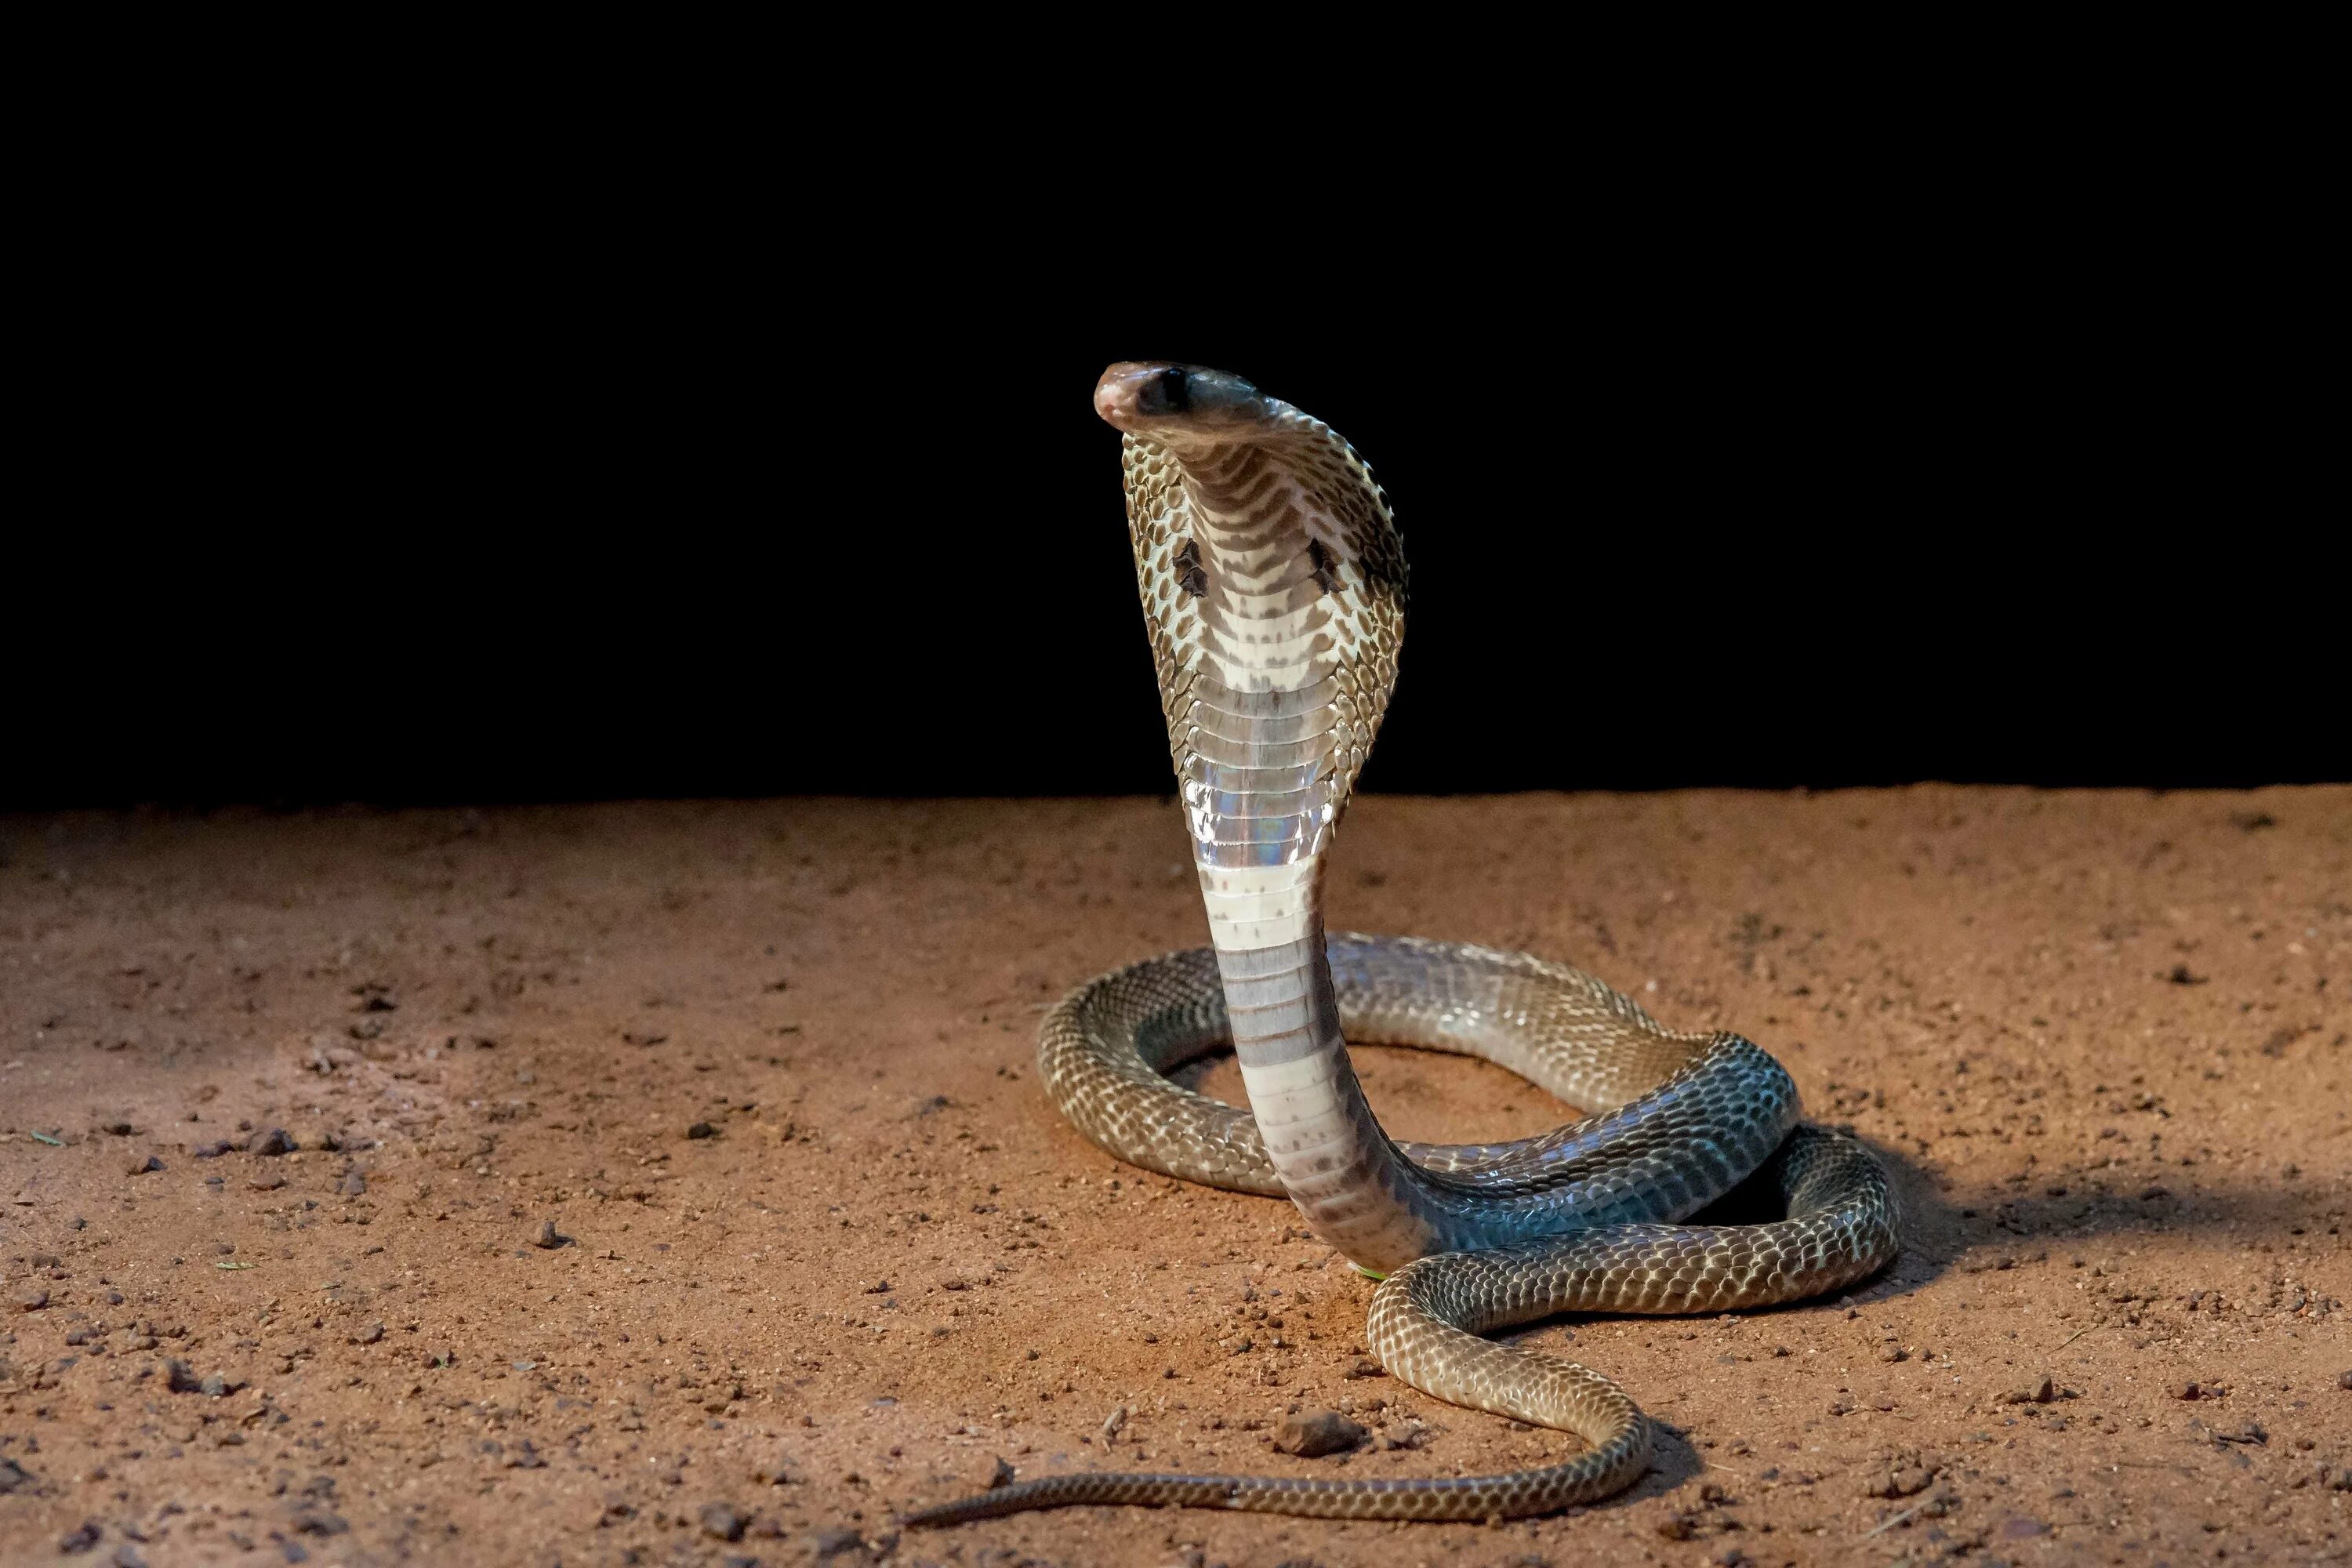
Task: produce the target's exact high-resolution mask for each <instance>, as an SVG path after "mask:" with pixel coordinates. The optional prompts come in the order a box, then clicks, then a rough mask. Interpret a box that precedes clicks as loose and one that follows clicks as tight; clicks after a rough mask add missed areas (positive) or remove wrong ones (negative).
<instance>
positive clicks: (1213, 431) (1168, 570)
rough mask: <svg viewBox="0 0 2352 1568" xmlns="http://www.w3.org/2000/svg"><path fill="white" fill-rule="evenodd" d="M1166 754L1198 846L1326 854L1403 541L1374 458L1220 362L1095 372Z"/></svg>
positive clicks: (1254, 853)
mask: <svg viewBox="0 0 2352 1568" xmlns="http://www.w3.org/2000/svg"><path fill="white" fill-rule="evenodd" d="M1095 409H1096V412H1097V413H1098V414H1099V415H1101V416H1102V417H1103V419H1104V420H1105V421H1106V422H1108V424H1110V425H1111V426H1115V427H1116V428H1118V430H1119V431H1120V432H1121V433H1122V435H1123V436H1124V437H1125V439H1124V440H1123V441H1122V443H1121V453H1120V457H1121V466H1122V468H1123V469H1124V476H1125V479H1126V485H1127V522H1128V533H1129V542H1130V543H1131V544H1132V545H1133V547H1134V552H1135V575H1136V585H1137V588H1138V590H1139V593H1140V595H1141V596H1142V601H1143V615H1144V621H1145V626H1146V629H1147V632H1148V634H1149V636H1150V639H1151V651H1152V662H1153V667H1154V670H1155V673H1156V674H1157V675H1158V677H1159V682H1160V706H1161V710H1162V713H1163V715H1164V717H1165V718H1166V720H1167V723H1168V745H1169V752H1170V754H1171V757H1172V759H1173V761H1174V763H1175V764H1176V773H1177V778H1178V782H1179V788H1180V789H1181V793H1182V795H1183V796H1184V803H1185V811H1186V817H1187V820H1188V822H1189V823H1190V825H1191V827H1192V840H1193V849H1194V858H1195V860H1196V861H1197V862H1198V863H1199V865H1200V866H1201V867H1202V870H1203V872H1204V873H1206V872H1208V871H1209V870H1210V869H1211V868H1216V867H1240V866H1260V867H1263V866H1273V865H1292V864H1297V863H1301V862H1305V861H1309V860H1311V859H1313V858H1314V857H1315V856H1316V855H1318V853H1319V852H1320V851H1321V849H1322V847H1323V846H1324V844H1325V842H1326V840H1327V839H1328V834H1329V831H1330V829H1331V827H1332V826H1334V825H1335V824H1336V823H1337V821H1338V820H1339V815H1340V814H1341V812H1342V811H1344V810H1345V809H1346V805H1347V802H1348V796H1349V793H1350V791H1352V789H1353V788H1354V786H1355V781H1356V775H1357V773H1358V772H1359V771H1360V769H1361V768H1362V766H1363V763H1364V758H1365V756H1366V755H1367V754H1369V753H1370V750H1371V745H1372V738H1373V736H1374V735H1375V734H1376V733H1377V732H1378V731H1379V729H1380V724H1381V718H1382V717H1383V716H1384V715H1385V714H1386V712H1387V710H1388V702H1389V694H1390V692H1391V690H1392V689H1394V687H1395V684H1396V658H1397V650H1398V648H1399V647H1400V646H1401V645H1402V642H1403V640H1404V609H1405V565H1404V552H1403V547H1402V543H1401V542H1400V541H1399V539H1398V537H1397V529H1396V522H1395V520H1394V518H1393V517H1392V516H1391V514H1390V511H1389V507H1388V499H1387V497H1386V496H1384V495H1382V494H1381V489H1380V487H1379V486H1378V485H1377V484H1375V483H1374V482H1373V480H1372V476H1371V470H1370V468H1368V467H1367V466H1366V465H1365V463H1364V461H1363V459H1362V458H1360V457H1358V456H1357V455H1356V451H1355V448H1354V447H1350V446H1349V444H1348V442H1347V441H1346V439H1345V438H1344V437H1341V436H1340V435H1339V432H1338V431H1336V430H1333V429H1332V428H1331V427H1330V426H1328V425H1326V424H1324V423H1323V421H1321V420H1320V419H1317V418H1315V417H1313V416H1310V415H1307V414H1304V413H1302V412H1300V411H1299V410H1298V409H1297V408H1294V407H1292V406H1291V405H1289V404H1287V403H1285V402H1283V401H1281V400H1280V399H1278V398H1274V397H1269V396H1267V395H1265V394H1264V393H1262V392H1260V391H1259V390H1258V389H1257V388H1256V387H1255V386H1253V385H1252V384H1250V383H1249V382H1247V381H1245V380H1244V379H1243V378H1242V377H1240V376H1237V375H1234V374H1230V373H1227V372H1224V371H1216V370H1205V369H1202V368H1200V367H1198V366H1193V365H1183V364H1173V363H1165V362H1160V361H1140V362H1128V363H1119V364H1115V365H1112V366H1111V367H1110V368H1109V369H1108V370H1107V371H1105V372H1104V373H1103V375H1102V379H1101V380H1100V381H1099V382H1098V383H1097V384H1096V387H1095Z"/></svg>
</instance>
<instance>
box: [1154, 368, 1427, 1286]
mask: <svg viewBox="0 0 2352 1568" xmlns="http://www.w3.org/2000/svg"><path fill="white" fill-rule="evenodd" d="M1124 457H1125V467H1126V475H1127V495H1128V521H1129V530H1130V533H1131V536H1132V540H1133V542H1134V546H1135V559H1136V577H1137V583H1138V585H1139V590H1140V592H1141V595H1142V600H1143V610H1144V616H1145V620H1146V622H1147V623H1148V625H1149V626H1150V632H1151V639H1152V651H1153V659H1154V664H1155V666H1156V668H1157V671H1158V674H1159V676H1160V696H1161V701H1162V706H1163V709H1164V711H1165V714H1166V718H1167V721H1168V733H1169V747H1170V752H1171V756H1172V758H1173V760H1174V763H1175V765H1176V775H1177V782H1178V787H1179V790H1180V792H1181V796H1182V800H1183V806H1184V814H1185V819H1186V823H1187V826H1189V828H1190V830H1191V835H1192V855H1193V861H1194V866H1195V868H1196V870H1197V871H1198V874H1199V877H1200V882H1201V894H1202V902H1203V903H1204V905H1205V906H1206V908H1207V910H1208V916H1209V929H1210V935H1211V939H1212V941H1213V943H1214V945H1215V948H1216V952H1217V962H1218V966H1219V971H1220V974H1221V977H1222V979H1223V985H1224V990H1225V1003H1226V1010H1227V1013H1228V1015H1229V1016H1230V1017H1231V1019H1232V1023H1233V1031H1234V1052H1235V1054H1236V1056H1237V1057H1238V1058H1240V1063H1241V1069H1242V1077H1243V1080H1244V1083H1245V1084H1246V1085H1247V1088H1248V1090H1249V1099H1250V1107H1251V1110H1252V1113H1253V1114H1254V1116H1255V1119H1256V1121H1257V1124H1258V1131H1259V1134H1260V1137H1261V1138H1262V1139H1263V1141H1264V1142H1265V1150H1266V1153H1267V1155H1268V1156H1269V1157H1270V1159H1271V1160H1272V1161H1273V1163H1274V1166H1275V1171H1276V1175H1277V1176H1278V1177H1279V1179H1280V1180H1281V1182H1282V1184H1283V1186H1284V1188H1285V1190H1286V1191H1287V1192H1288V1193H1289V1194H1290V1195H1291V1198H1292V1200H1293V1201H1294V1202H1295V1203H1296V1204H1297V1205H1298V1208H1299V1211H1300V1212H1301V1214H1303V1215H1305V1216H1306V1218H1307V1222H1308V1224H1309V1225H1310V1226H1313V1228H1314V1229H1315V1231H1316V1232H1317V1234H1318V1235H1319V1236H1321V1237H1323V1238H1324V1239H1325V1240H1326V1241H1328V1242H1329V1243H1330V1244H1331V1245H1332V1246H1334V1247H1339V1249H1340V1250H1341V1251H1342V1252H1343V1253H1345V1254H1346V1255H1347V1256H1348V1257H1349V1258H1354V1259H1356V1260H1357V1261H1359V1262H1361V1263H1365V1264H1368V1265H1370V1266H1371V1267H1374V1268H1390V1267H1394V1266H1395V1265H1397V1264H1400V1263H1402V1262H1405V1261H1408V1260H1410V1259H1411V1258H1417V1257H1420V1256H1422V1255H1423V1253H1425V1252H1427V1251H1429V1250H1431V1249H1432V1248H1433V1246H1435V1245H1436V1244H1437V1242H1438V1240H1439V1238H1440V1235H1441V1227H1440V1226H1437V1225H1436V1224H1434V1223H1433V1218H1432V1215H1431V1214H1430V1213H1429V1212H1428V1211H1429V1209H1430V1206H1431V1205H1430V1204H1429V1203H1428V1202H1426V1201H1424V1200H1423V1199H1422V1198H1421V1197H1420V1196H1419V1195H1418V1194H1417V1193H1416V1191H1415V1189H1416V1187H1417V1185H1418V1184H1417V1182H1416V1180H1415V1178H1416V1176H1417V1174H1418V1173H1415V1172H1414V1171H1413V1169H1412V1166H1411V1165H1410V1163H1407V1162H1406V1161H1405V1160H1404V1159H1403V1157H1402V1155H1401V1154H1399V1153H1398V1152H1397V1150H1396V1148H1395V1146H1394V1145H1393V1144H1392V1143H1391V1142H1390V1141H1389V1139H1388V1138H1387V1136H1386V1135H1385V1134H1384V1133H1382V1131H1381V1128H1380V1124H1379V1123H1378V1122H1377V1121H1375V1120H1374V1119H1373V1117H1372V1113H1371V1108H1370V1105H1369V1104H1368V1103H1367V1102H1366V1101H1365V1099H1364V1094H1363V1090H1362V1089H1361V1087H1360V1085H1359V1084H1358V1082H1357V1079H1356V1075H1355V1071H1354V1068H1353V1067H1352V1065H1351V1064H1350V1063H1349V1059H1348V1051H1347V1046H1346V1044H1345V1042H1344V1041H1343V1039H1342V1038H1341V1037H1340V1033H1339V1007H1338V1005H1337V1003H1336V1002H1335V1001H1334V999H1333V994H1332V987H1331V973H1330V967H1329V962H1328V957H1327V955H1326V953H1325V950H1324V932H1323V920H1322V907H1321V903H1322V868H1323V855H1324V851H1325V849H1326V848H1327V847H1328V843H1329V841H1330V837H1331V834H1332V832H1333V830H1334V829H1335V828H1336V827H1337V826H1338V824H1339V818H1340V816H1341V814H1342V813H1343V812H1344V811H1345V809H1346V807H1347V803H1348V798H1349V792H1350V791H1351V790H1352V788H1353V786H1354V784H1355V780H1356V775H1357V773H1358V772H1359V771H1360V769H1361V767H1362V766H1363V762H1364V758H1365V756H1366V755H1367V754H1368V753H1369V752H1370V750H1371V743H1372V739H1373V736H1374V735H1375V733H1376V732H1377V731H1378V730H1379V728H1380V723H1381V717H1382V715H1383V714H1384V713H1385V712H1386V710H1387V708H1388V700H1389V694H1390V692H1391V689H1393V687H1394V684H1395V679H1396V655H1397V649H1398V647H1399V646H1400V645H1401V644H1402V640H1403V634H1404V585H1405V579H1404V558H1403V552H1402V547H1401V545H1400V544H1399V542H1398V540H1397V535H1396V527H1395V523H1394V521H1393V520H1392V519H1391V516H1390V513H1389V510H1388V506H1387V502H1386V500H1385V498H1384V497H1382V496H1381V492H1380V489H1379V487H1378V486H1376V485H1375V484H1374V483H1373V482H1372V479H1371V475H1370V470H1369V469H1368V468H1365V466H1364V464H1363V462H1362V460H1361V459H1360V458H1358V457H1357V456H1356V454H1355V452H1354V450H1353V449H1352V448H1350V447H1349V446H1348V444H1347V442H1346V441H1344V440H1342V439H1341V438H1340V437H1339V435H1338V434H1337V433H1336V432H1334V431H1333V430H1331V428H1330V427H1329V426H1326V425H1324V424H1323V423H1322V422H1321V421H1319V420H1315V419H1311V418H1308V417H1307V416H1305V415H1303V414H1299V413H1298V412H1297V411H1296V410H1294V409H1290V408H1288V407H1287V406H1286V405H1276V415H1275V416H1274V417H1273V419H1272V420H1271V421H1270V422H1269V423H1268V425H1266V426H1263V427H1260V428H1257V429H1255V430H1253V431H1252V432H1251V433H1250V435H1249V437H1248V438H1246V439H1238V440H1201V441H1197V442H1179V441H1160V440H1153V439H1150V438H1147V437H1139V436H1136V435H1132V434H1130V435H1129V437H1127V440H1126V445H1125V452H1124Z"/></svg>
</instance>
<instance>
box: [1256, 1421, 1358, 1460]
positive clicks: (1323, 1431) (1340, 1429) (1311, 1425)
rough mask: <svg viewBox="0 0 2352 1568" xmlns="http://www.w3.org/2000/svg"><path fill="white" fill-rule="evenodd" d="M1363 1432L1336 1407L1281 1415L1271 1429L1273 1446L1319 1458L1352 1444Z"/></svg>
mask: <svg viewBox="0 0 2352 1568" xmlns="http://www.w3.org/2000/svg"><path fill="white" fill-rule="evenodd" d="M1366 1435H1367V1434H1366V1432H1365V1430H1364V1428H1363V1427H1361V1426H1358V1425H1357V1424H1356V1423H1354V1422H1353V1421H1350V1420H1349V1419H1348V1418H1347V1417H1346V1416H1344V1415H1340V1414H1339V1412H1338V1411H1336V1410H1310V1411H1307V1412H1306V1413H1304V1414H1302V1415H1286V1416H1285V1417H1283V1420H1282V1425H1281V1426H1277V1427H1276V1428H1275V1431H1274V1446H1275V1447H1276V1448H1277V1449H1279V1450H1280V1451H1282V1452H1283V1453H1286V1454H1297V1456H1299V1458H1306V1459H1319V1458H1323V1457H1324V1456H1325V1455H1326V1454H1338V1453H1343V1452H1345V1451H1346V1450H1348V1449H1349V1448H1352V1447H1356V1446H1357V1445H1358V1444H1360V1443H1361V1442H1362V1441H1363V1440H1364V1438H1365V1436H1366Z"/></svg>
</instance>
